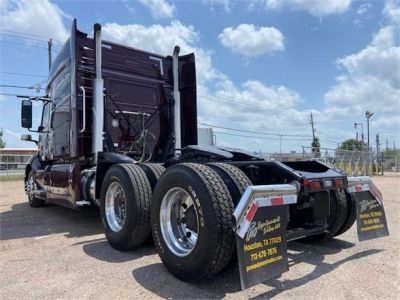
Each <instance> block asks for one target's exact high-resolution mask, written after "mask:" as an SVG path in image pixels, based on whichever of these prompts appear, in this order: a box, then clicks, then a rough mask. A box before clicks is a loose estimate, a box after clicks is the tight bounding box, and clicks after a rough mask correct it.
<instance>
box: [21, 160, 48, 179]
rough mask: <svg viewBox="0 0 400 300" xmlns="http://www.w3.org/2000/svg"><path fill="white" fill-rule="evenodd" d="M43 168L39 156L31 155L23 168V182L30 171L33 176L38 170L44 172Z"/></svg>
mask: <svg viewBox="0 0 400 300" xmlns="http://www.w3.org/2000/svg"><path fill="white" fill-rule="evenodd" d="M44 168H45V165H44V163H43V162H42V161H41V160H40V157H39V155H38V154H34V155H32V156H31V158H30V159H29V161H28V162H27V164H26V166H25V180H26V179H27V178H28V175H29V173H30V172H31V171H32V172H33V174H34V175H36V173H37V172H38V171H39V170H44Z"/></svg>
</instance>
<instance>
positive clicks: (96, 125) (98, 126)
mask: <svg viewBox="0 0 400 300" xmlns="http://www.w3.org/2000/svg"><path fill="white" fill-rule="evenodd" d="M94 42H95V55H96V77H95V79H94V82H93V91H94V93H93V129H92V132H93V133H92V152H93V154H94V160H95V162H96V161H97V153H98V152H102V151H103V135H104V134H103V128H104V94H103V90H104V81H103V78H102V77H101V65H102V57H101V51H102V46H101V25H100V24H97V23H96V24H95V25H94Z"/></svg>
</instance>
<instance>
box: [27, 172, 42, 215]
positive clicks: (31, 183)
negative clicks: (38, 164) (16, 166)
mask: <svg viewBox="0 0 400 300" xmlns="http://www.w3.org/2000/svg"><path fill="white" fill-rule="evenodd" d="M34 188H35V178H34V176H33V174H32V171H30V172H29V174H28V176H27V177H26V179H25V191H26V193H27V194H28V202H29V205H30V207H41V206H44V205H45V201H44V200H42V199H39V198H37V197H36V196H35V195H33V193H32V192H33V190H34Z"/></svg>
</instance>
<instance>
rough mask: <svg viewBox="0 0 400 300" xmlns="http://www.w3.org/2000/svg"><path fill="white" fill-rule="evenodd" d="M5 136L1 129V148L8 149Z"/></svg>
mask: <svg viewBox="0 0 400 300" xmlns="http://www.w3.org/2000/svg"><path fill="white" fill-rule="evenodd" d="M3 135H4V131H3V129H0V148H5V147H6V142H5V141H4V139H3Z"/></svg>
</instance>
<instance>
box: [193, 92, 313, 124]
mask: <svg viewBox="0 0 400 300" xmlns="http://www.w3.org/2000/svg"><path fill="white" fill-rule="evenodd" d="M198 89H199V90H200V93H204V94H205V96H208V97H210V98H212V100H214V101H215V102H222V103H227V104H236V105H241V106H247V107H251V108H257V109H259V110H263V111H266V112H274V113H276V112H280V113H282V110H281V109H278V108H270V107H266V106H264V105H259V104H255V103H248V102H246V99H243V96H241V98H242V99H243V101H244V102H239V101H235V100H232V98H229V97H227V96H224V95H212V94H211V93H210V91H208V90H207V89H205V88H202V87H198ZM307 113H308V112H285V114H289V115H296V116H298V117H304V114H307Z"/></svg>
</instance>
